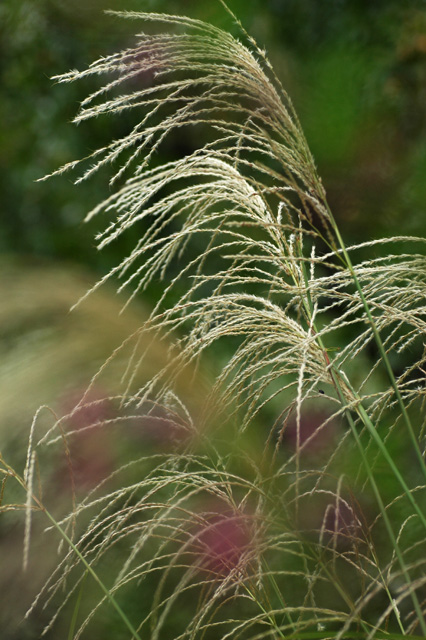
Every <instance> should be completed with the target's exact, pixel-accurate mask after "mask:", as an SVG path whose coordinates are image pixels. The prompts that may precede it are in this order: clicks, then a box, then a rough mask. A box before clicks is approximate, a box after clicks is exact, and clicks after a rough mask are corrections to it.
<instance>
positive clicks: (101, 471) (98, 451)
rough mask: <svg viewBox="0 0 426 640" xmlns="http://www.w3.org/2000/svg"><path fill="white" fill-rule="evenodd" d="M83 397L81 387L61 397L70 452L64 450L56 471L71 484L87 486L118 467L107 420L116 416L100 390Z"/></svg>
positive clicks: (92, 484) (93, 484)
mask: <svg viewBox="0 0 426 640" xmlns="http://www.w3.org/2000/svg"><path fill="white" fill-rule="evenodd" d="M82 397H83V394H82V392H81V391H73V392H72V393H70V394H68V395H67V396H65V397H64V398H62V400H61V405H62V407H61V413H62V414H63V416H64V417H63V418H62V426H63V429H64V432H65V436H66V438H67V447H68V453H67V452H64V457H63V460H62V462H61V463H60V465H59V467H58V469H57V475H59V476H60V477H61V478H62V480H66V482H65V484H67V485H69V486H71V485H74V486H75V487H78V488H83V489H88V488H92V487H94V486H96V485H97V484H98V483H99V482H101V481H102V480H104V479H105V478H106V477H108V476H109V475H110V474H111V473H112V471H113V470H114V469H115V466H116V465H115V462H116V459H115V458H116V456H115V454H114V452H113V446H112V441H111V434H110V433H109V432H108V430H107V427H106V426H105V421H107V420H112V419H113V418H114V417H116V412H115V410H114V408H113V405H112V402H111V401H110V400H109V399H108V397H105V396H104V395H102V394H101V392H100V391H99V390H93V391H92V392H90V393H89V394H88V396H87V397H85V398H84V400H83V401H82ZM80 403H81V404H80ZM67 478H69V482H68V480H67Z"/></svg>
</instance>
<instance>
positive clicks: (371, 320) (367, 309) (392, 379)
mask: <svg viewBox="0 0 426 640" xmlns="http://www.w3.org/2000/svg"><path fill="white" fill-rule="evenodd" d="M324 206H325V207H326V208H327V212H328V215H329V218H330V224H331V226H332V228H333V231H334V233H335V235H336V238H337V241H338V243H339V246H340V248H341V250H342V254H343V257H344V259H345V262H346V267H347V269H348V271H349V273H350V274H351V277H352V280H353V282H354V285H355V287H356V290H357V292H358V295H359V297H360V300H361V302H362V305H363V307H364V311H365V315H366V316H367V319H368V322H369V324H370V327H371V331H372V333H373V336H374V340H375V342H376V344H377V348H378V349H379V353H380V357H381V359H382V362H383V364H384V367H385V369H386V373H387V375H388V378H389V381H390V383H391V386H392V388H393V390H394V392H395V396H396V398H397V401H398V405H399V408H400V410H401V414H402V416H403V418H404V422H405V424H406V427H407V430H408V433H409V436H410V440H411V442H412V444H413V447H414V450H415V452H416V456H417V459H418V460H419V463H420V467H421V470H422V473H423V475H424V477H425V479H426V463H425V460H424V458H423V456H422V452H421V451H420V447H419V443H418V442H417V438H416V435H415V433H414V429H413V425H412V424H411V420H410V416H409V415H408V412H407V409H406V407H405V404H404V401H403V399H402V396H401V392H400V390H399V388H398V385H397V382H396V379H395V375H394V373H393V370H392V367H391V364H390V362H389V358H388V355H387V353H386V349H385V347H384V344H383V341H382V338H381V336H380V332H379V330H378V328H377V324H376V322H375V320H374V317H373V314H372V313H371V309H370V307H369V304H368V302H367V299H366V297H365V295H364V292H363V290H362V287H361V284H360V282H359V279H358V277H357V275H356V271H355V269H354V266H353V264H352V260H351V258H350V256H349V253H348V251H347V249H346V245H345V243H344V241H343V238H342V235H341V233H340V230H339V227H338V226H337V223H336V221H335V219H334V216H333V214H332V212H331V210H330V207H329V206H328V203H327V201H326V200H325V201H324Z"/></svg>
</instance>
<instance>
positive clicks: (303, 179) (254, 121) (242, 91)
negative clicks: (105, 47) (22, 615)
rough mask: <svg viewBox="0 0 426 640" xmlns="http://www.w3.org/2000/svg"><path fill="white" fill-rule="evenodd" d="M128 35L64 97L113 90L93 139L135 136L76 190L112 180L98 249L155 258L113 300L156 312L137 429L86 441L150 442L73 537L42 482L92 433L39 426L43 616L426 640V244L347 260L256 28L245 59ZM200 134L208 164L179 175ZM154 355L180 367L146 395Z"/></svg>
mask: <svg viewBox="0 0 426 640" xmlns="http://www.w3.org/2000/svg"><path fill="white" fill-rule="evenodd" d="M119 15H120V16H121V17H124V18H128V19H134V20H137V21H143V22H144V23H146V24H147V30H148V32H147V33H140V34H139V35H138V36H137V42H136V44H135V46H134V47H132V48H130V49H128V50H125V51H122V52H120V53H117V54H113V55H109V56H106V57H102V58H100V59H99V60H97V61H96V62H94V63H93V64H92V65H91V66H90V67H89V68H88V69H86V70H85V71H82V72H78V71H71V72H69V73H66V74H64V75H62V76H60V77H58V78H56V80H57V81H58V82H60V83H62V82H72V81H74V80H78V79H82V78H87V77H90V76H98V75H100V76H102V77H103V81H104V83H103V84H102V85H101V88H98V89H96V91H95V92H94V93H93V94H92V95H90V96H89V97H88V98H86V99H85V100H84V101H83V102H82V104H81V109H80V111H79V113H78V114H77V116H76V118H75V122H76V123H79V122H82V121H84V120H87V119H89V118H93V117H98V116H103V115H109V116H110V117H113V116H114V117H115V116H116V117H124V114H125V113H126V112H129V114H127V115H126V117H127V118H129V122H130V121H132V118H133V117H134V118H135V120H134V121H135V123H136V124H134V126H133V128H132V129H131V130H130V131H129V133H128V135H127V136H125V137H124V138H122V139H120V140H114V141H112V142H111V143H110V144H109V145H107V146H105V147H104V148H102V149H99V150H97V151H95V152H93V153H92V154H91V155H90V156H88V157H87V158H85V159H84V160H82V161H76V162H72V163H69V164H68V165H67V166H65V167H63V168H62V169H60V170H59V171H56V172H55V173H61V172H63V171H65V170H67V169H73V170H79V171H80V173H78V175H77V178H76V182H79V181H81V180H84V179H87V178H89V177H90V176H91V175H92V174H93V173H94V172H95V171H97V170H99V169H101V168H103V167H104V166H105V165H106V166H108V167H109V166H111V167H112V168H113V169H112V177H111V179H110V185H111V190H110V192H109V193H110V195H108V197H107V198H106V199H105V200H104V201H103V202H101V203H100V204H99V205H98V206H97V207H96V208H95V209H94V210H93V211H91V212H89V214H88V216H87V219H91V218H93V217H94V216H97V217H98V218H99V220H106V222H105V224H104V229H103V230H102V231H101V232H100V233H99V235H98V237H97V242H98V248H99V249H102V248H103V247H105V246H106V245H108V244H109V243H112V242H114V241H115V240H116V239H117V238H118V237H119V236H121V234H125V233H128V232H129V230H131V229H133V233H134V236H135V237H137V242H136V244H135V246H134V248H133V250H132V251H131V252H130V253H129V255H127V256H124V257H123V259H122V261H121V263H120V264H118V265H117V266H116V267H115V268H114V269H112V271H111V272H110V273H108V274H106V275H105V277H104V278H103V279H102V280H101V282H100V283H99V284H98V285H96V286H100V285H101V284H102V283H103V282H104V281H106V280H107V279H110V278H118V279H119V280H120V281H121V284H120V286H119V289H120V290H124V291H127V292H128V301H129V302H130V301H131V300H132V299H133V298H135V297H136V296H138V294H139V293H141V292H142V291H144V290H145V289H148V290H149V291H150V292H152V291H157V293H158V295H157V301H156V304H155V305H154V308H153V309H152V312H151V314H150V316H149V318H148V319H147V321H146V323H145V324H144V325H143V326H142V327H140V329H138V330H137V331H136V333H134V334H133V335H132V336H129V340H128V341H125V343H124V345H123V348H125V347H127V346H128V344H129V343H130V344H131V345H132V350H131V353H130V356H129V358H128V366H127V367H126V369H125V371H123V392H122V394H121V396H120V401H119V402H118V403H117V404H118V406H119V409H117V414H116V415H115V416H114V419H105V420H98V421H96V422H95V423H94V424H92V425H91V424H86V425H85V429H86V430H89V431H90V429H91V428H92V429H93V428H95V427H96V428H97V429H98V428H101V432H100V433H102V429H104V430H105V431H108V430H109V429H111V425H112V424H114V425H115V427H116V428H117V429H118V433H119V434H120V433H121V432H120V429H122V430H123V433H125V430H126V428H128V425H132V424H133V425H134V424H135V421H136V422H137V424H138V428H139V430H140V432H141V434H142V435H141V444H140V447H139V448H138V447H135V449H138V450H135V451H134V452H133V453H134V456H133V457H132V458H131V459H129V458H126V459H125V461H124V462H123V463H122V464H120V465H118V467H117V468H115V469H114V470H113V471H111V472H110V473H105V477H104V478H102V480H100V482H99V483H98V484H97V485H96V486H93V487H91V488H90V489H88V490H87V492H86V494H85V495H83V496H82V497H80V498H79V499H78V500H77V499H76V500H74V504H73V508H72V510H71V512H70V513H69V514H65V515H63V514H62V515H61V516H60V518H56V519H55V516H54V514H50V512H48V511H47V510H46V508H45V505H44V504H43V502H42V499H41V497H40V493H39V490H38V489H37V487H36V483H35V473H36V467H37V459H38V456H39V452H40V451H41V450H42V449H43V448H44V447H46V446H53V445H54V444H55V443H61V445H62V447H64V448H65V449H66V450H67V451H69V452H70V466H71V469H72V455H71V453H72V450H71V449H70V444H71V442H72V440H73V438H74V437H76V433H77V431H78V429H74V430H73V429H67V428H66V424H65V423H66V417H64V418H60V417H59V419H58V420H57V421H53V422H52V426H51V428H50V429H48V430H47V432H45V433H44V435H43V436H42V437H40V438H38V437H36V433H37V428H36V424H35V425H34V429H33V430H32V432H31V437H30V446H29V449H28V456H27V464H26V468H25V471H24V474H23V475H22V477H21V476H19V475H18V474H17V472H15V471H13V470H12V469H10V468H8V467H7V465H6V463H3V464H4V473H5V474H9V475H10V474H12V475H14V476H15V478H16V480H18V482H19V483H20V484H21V485H22V486H23V487H24V488H25V490H26V495H27V498H26V503H27V510H26V511H27V527H26V531H27V536H26V546H25V562H27V560H29V561H31V554H30V535H29V532H30V524H31V517H30V515H31V512H32V510H33V509H36V510H40V511H42V512H44V513H45V516H47V518H48V520H50V524H49V522H48V525H49V526H50V527H53V528H54V529H57V530H58V533H59V537H60V538H61V539H62V541H63V542H64V544H63V545H62V555H61V556H60V558H59V559H58V563H57V567H56V569H55V571H54V572H53V573H52V576H51V577H50V579H49V580H48V581H47V582H46V584H45V586H44V588H43V589H42V591H41V593H40V595H39V596H38V597H37V600H36V602H35V604H34V607H38V606H39V605H40V603H42V602H44V603H45V605H44V606H46V603H54V606H55V614H54V615H53V618H52V620H51V622H50V623H49V624H48V626H47V629H50V628H51V626H52V625H54V624H64V620H66V621H67V622H66V623H65V625H68V626H67V628H68V629H69V637H70V638H79V637H89V636H90V635H91V634H92V635H93V630H94V629H101V630H102V633H103V637H109V636H108V628H109V626H110V625H117V629H118V628H119V627H118V625H119V624H121V625H122V626H121V627H120V629H123V628H124V629H127V632H128V636H129V637H134V638H145V637H150V638H153V639H156V638H167V637H174V638H182V639H183V638H202V637H206V638H212V639H215V638H235V639H237V638H244V639H248V638H253V639H255V638H256V639H258V638H259V639H260V638H355V637H361V638H399V637H403V636H404V637H414V636H417V637H418V636H419V634H420V636H425V635H426V622H425V611H426V574H425V562H426V560H425V553H424V539H425V529H426V515H425V478H426V466H425V462H424V446H425V418H424V375H425V371H424V366H425V365H424V360H425V351H424V332H425V298H426V295H425V294H426V279H425V273H426V271H425V266H426V264H425V263H426V260H425V257H424V252H423V244H424V241H423V240H422V239H420V238H408V237H405V236H403V235H401V237H398V238H382V239H377V240H373V241H370V240H369V241H366V242H365V243H363V244H361V245H359V246H350V247H347V246H346V245H345V243H344V241H343V239H342V237H341V234H340V232H339V229H338V226H337V224H336V221H335V218H334V216H333V213H332V212H331V210H330V208H329V206H328V203H327V198H326V193H325V190H324V187H323V185H322V183H321V180H320V178H319V177H318V175H317V171H316V167H315V164H314V160H313V158H312V155H311V153H310V151H309V148H308V145H307V142H306V140H305V137H304V134H303V131H302V129H301V126H300V123H299V121H298V118H297V115H296V114H295V112H294V109H293V106H292V104H291V101H290V98H289V97H288V95H287V94H286V92H285V90H284V89H283V87H282V86H281V84H280V82H279V80H278V79H277V77H276V75H275V74H274V71H273V70H272V68H271V66H270V64H269V62H268V59H267V58H266V55H265V53H264V52H263V51H262V50H261V49H259V47H258V46H257V44H256V43H255V42H254V41H253V40H252V39H251V38H250V36H249V35H248V34H246V33H245V32H244V30H243V28H242V27H241V25H239V27H240V30H241V39H242V40H241V41H240V40H239V39H237V38H235V37H234V36H232V35H230V34H229V33H226V32H224V31H222V30H220V29H218V28H217V27H214V26H212V25H209V24H205V23H203V22H200V21H197V20H192V19H190V18H186V17H182V16H168V15H159V14H147V13H120V14H119ZM151 23H155V24H158V25H160V27H161V28H165V29H166V32H163V31H161V30H160V31H158V32H152V30H151V29H150V28H148V27H149V26H150V24H151ZM185 131H195V132H196V133H195V135H196V137H197V138H198V139H199V140H200V141H201V143H200V145H199V146H198V147H197V148H195V149H193V150H190V151H188V153H187V155H185V156H184V157H178V158H176V159H173V160H169V161H164V162H161V161H160V162H158V156H157V155H156V152H157V150H160V149H162V148H163V146H164V145H167V141H168V140H169V139H173V137H174V136H179V135H183V134H184V132H185ZM360 256H361V257H360ZM365 256H369V257H368V259H366V258H365ZM90 293H91V292H90V291H89V292H88V293H87V295H89V294H90ZM84 297H85V296H84ZM80 303H81V304H82V305H84V302H83V301H80ZM147 335H149V336H156V337H158V339H159V340H162V341H163V344H167V345H168V347H169V357H168V361H167V363H166V365H165V366H164V367H163V368H161V370H159V371H158V372H157V373H156V374H155V375H154V376H153V377H152V378H151V379H150V380H149V381H148V382H147V383H144V384H142V385H141V386H139V388H136V391H133V390H134V389H135V379H137V376H138V372H139V371H141V370H143V367H144V366H145V364H144V363H145V356H146V349H147V347H146V336H147ZM119 351H120V348H118V349H117V352H119ZM114 355H116V354H113V356H114ZM113 356H112V359H114V358H113ZM108 366H109V363H108V362H107V363H106V364H105V365H104V367H103V368H102V371H103V370H104V369H105V368H107V367H108ZM182 377H183V378H184V379H185V381H186V383H185V389H183V388H182ZM95 382H96V376H95V378H94V380H93V381H92V385H91V387H93V386H94V385H95ZM89 391H90V390H88V392H87V394H86V396H84V397H83V398H82V400H81V402H80V404H79V405H78V406H77V407H76V409H75V411H79V410H81V408H82V407H84V406H85V405H87V404H88V403H89V404H90V393H89ZM70 415H71V417H72V415H74V414H73V413H72V412H71V414H70ZM70 415H68V426H69V422H70V420H69V418H70ZM117 425H118V427H117ZM126 425H127V427H126ZM100 437H101V436H100ZM123 437H124V436H123ZM71 475H72V474H71ZM5 477H6V476H5ZM33 517H34V516H33ZM41 517H42V516H41ZM93 581H95V582H96V583H97V585H98V587H97V588H95V587H94V586H93ZM89 582H90V585H91V586H90V588H89V586H88V584H89ZM87 591H90V596H88V597H87V598H85V597H82V596H81V594H84V593H86V592H87ZM64 594H65V595H64ZM58 603H61V604H58ZM60 621H62V622H60ZM111 621H113V622H111ZM96 625H98V627H96ZM111 628H115V627H114V626H113V627H111ZM118 633H120V634H123V633H124V632H123V631H122V630H120V631H119V632H118ZM111 637H114V635H111ZM120 637H121V636H120ZM123 637H124V636H123Z"/></svg>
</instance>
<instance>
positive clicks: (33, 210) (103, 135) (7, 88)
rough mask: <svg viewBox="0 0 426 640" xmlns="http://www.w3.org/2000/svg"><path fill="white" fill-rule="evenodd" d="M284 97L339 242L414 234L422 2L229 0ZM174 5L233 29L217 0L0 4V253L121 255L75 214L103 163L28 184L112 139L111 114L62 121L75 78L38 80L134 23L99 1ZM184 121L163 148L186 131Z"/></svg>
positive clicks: (423, 155) (94, 262)
mask: <svg viewBox="0 0 426 640" xmlns="http://www.w3.org/2000/svg"><path fill="white" fill-rule="evenodd" d="M229 5H230V7H231V8H232V10H233V11H234V12H235V13H236V15H237V16H238V17H239V18H240V19H241V21H242V23H243V25H244V27H245V28H246V29H247V31H248V32H249V33H250V34H252V35H253V36H254V37H255V38H256V39H257V41H258V42H259V43H260V44H261V45H262V46H265V47H266V49H267V53H268V55H269V57H270V58H271V60H272V63H273V65H274V67H275V70H276V72H277V75H278V76H279V77H280V78H281V80H282V81H283V84H284V86H285V87H286V89H287V90H288V92H289V94H290V96H292V98H293V100H294V102H295V106H296V109H297V111H298V112H299V114H300V118H301V121H302V125H303V127H304V129H305V133H306V136H307V139H308V141H309V143H310V145H311V148H312V151H313V153H314V156H315V158H316V160H317V163H318V165H319V172H320V175H322V177H323V181H324V183H325V185H326V188H327V191H328V194H329V200H330V204H331V206H332V208H333V210H334V213H335V215H336V217H337V218H338V220H339V223H340V224H341V225H342V226H343V232H344V234H345V236H346V238H347V240H348V241H349V242H352V241H358V240H363V239H369V238H371V237H376V236H379V235H391V234H398V233H402V232H403V233H411V234H414V235H423V233H424V230H425V224H426V223H425V219H426V216H425V215H424V214H425V196H426V193H425V184H426V183H425V180H424V175H425V171H424V170H425V168H426V136H425V130H426V121H425V111H424V104H425V94H426V36H425V32H426V29H425V27H426V9H425V3H424V2H423V1H416V0H413V1H411V2H400V0H386V2H385V1H376V2H374V3H371V2H367V1H364V0H346V1H345V0H329V1H328V2H327V3H325V4H324V3H318V2H316V0H288V1H286V2H284V1H282V0H230V2H229ZM107 8H113V9H130V10H153V11H164V12H169V13H172V12H176V13H182V14H183V13H185V14H187V15H190V16H191V17H198V18H201V19H205V20H209V21H212V22H214V23H216V24H219V25H220V26H222V27H223V26H225V27H227V28H230V29H233V30H234V32H235V33H238V28H237V27H235V25H233V24H232V21H231V20H230V19H229V16H227V15H226V13H225V11H224V9H223V7H222V6H221V5H220V3H219V2H207V1H201V2H198V3H193V2H190V1H188V0H186V1H185V0H146V1H144V2H141V1H140V0H75V1H74V2H73V3H69V2H65V0H3V2H2V3H1V5H0V29H1V32H0V74H1V80H0V83H1V84H0V86H1V94H2V95H1V100H0V140H1V145H0V180H1V185H0V188H1V192H2V209H1V216H0V249H1V250H2V251H3V252H16V253H26V254H30V255H38V256H47V257H52V258H55V259H61V260H64V259H65V260H72V261H78V262H80V263H85V264H88V265H90V266H91V267H92V268H95V269H96V270H98V271H102V272H104V271H105V270H106V269H107V268H110V267H111V265H112V264H115V263H116V262H117V259H118V256H123V252H125V251H128V250H129V249H130V248H131V246H132V245H133V244H134V240H135V238H132V237H129V238H128V239H127V242H128V243H129V245H128V247H127V246H123V241H121V244H120V245H116V246H115V247H112V248H110V249H108V250H107V251H105V252H103V253H102V254H99V253H98V252H96V251H95V250H94V240H93V236H94V234H95V230H96V229H97V228H98V224H99V223H98V222H97V221H95V223H94V224H93V225H92V226H89V228H87V227H85V226H84V225H82V220H83V218H84V215H85V213H86V212H87V211H88V210H89V209H90V207H91V206H93V205H94V204H96V203H97V202H99V201H100V200H101V199H103V198H104V197H105V195H106V194H107V193H108V192H109V187H108V182H107V172H106V173H105V174H102V175H101V174H100V175H98V176H96V177H95V178H94V179H92V180H91V181H89V182H87V183H84V184H82V185H80V186H79V187H74V185H73V184H72V182H71V180H70V178H69V177H68V176H66V177H63V178H57V179H54V180H51V181H48V182H43V183H40V182H36V180H37V178H40V177H41V176H43V175H44V174H46V173H49V172H51V171H52V170H54V169H56V168H57V167H58V166H60V165H61V164H63V163H65V162H67V161H69V160H72V159H75V158H79V157H82V156H84V155H86V154H87V153H88V152H90V151H91V150H93V149H95V148H96V147H98V146H101V145H103V144H105V143H107V142H108V141H109V140H111V139H113V138H116V137H119V136H121V135H123V134H124V133H125V132H126V131H127V130H128V126H129V123H128V122H127V120H126V118H125V117H120V118H100V119H99V120H95V121H91V122H90V123H87V124H86V123H85V124H83V125H81V126H80V127H75V126H72V125H70V124H69V121H70V120H71V119H72V118H73V116H74V115H75V113H76V111H77V109H78V103H79V101H80V100H81V99H82V98H83V97H85V95H87V92H88V91H90V90H91V89H92V88H93V79H92V80H91V81H88V83H87V84H84V83H79V84H77V85H61V87H55V86H54V84H53V82H52V81H51V80H50V77H51V76H52V75H55V74H59V73H62V72H64V71H67V70H68V69H71V68H84V67H85V66H87V65H88V64H89V63H90V62H91V61H92V60H94V59H96V58H97V57H99V56H101V55H103V54H106V53H110V52H112V51H115V50H119V49H121V48H124V47H126V46H127V45H131V44H132V43H133V42H134V37H133V34H134V31H135V30H137V29H140V28H141V25H140V23H134V22H130V21H123V20H119V19H116V18H114V17H113V16H110V15H106V14H105V13H104V9H107ZM191 135H194V134H191V132H190V131H186V132H185V134H184V138H183V139H182V140H177V141H175V147H172V148H170V147H168V148H166V149H165V150H164V153H167V154H168V155H169V154H170V155H175V154H176V153H181V152H182V150H183V149H182V147H184V148H189V149H191V148H192V147H193V146H194V145H195V141H194V140H191Z"/></svg>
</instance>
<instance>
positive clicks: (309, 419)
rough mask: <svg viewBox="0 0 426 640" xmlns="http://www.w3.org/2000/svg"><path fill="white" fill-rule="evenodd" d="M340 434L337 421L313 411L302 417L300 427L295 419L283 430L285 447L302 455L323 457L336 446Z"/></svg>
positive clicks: (322, 413) (282, 436)
mask: <svg viewBox="0 0 426 640" xmlns="http://www.w3.org/2000/svg"><path fill="white" fill-rule="evenodd" d="M338 434H339V425H338V423H337V421H336V420H335V419H330V416H329V415H327V413H325V412H324V411H318V410H315V409H312V410H310V411H305V412H303V413H302V415H301V419H300V424H299V426H298V424H297V421H296V419H295V418H293V419H291V420H290V421H289V422H288V424H287V425H285V426H284V427H283V429H282V435H280V438H281V439H282V443H283V446H287V447H289V448H291V449H292V450H293V451H296V449H297V448H299V450H300V452H301V455H304V456H309V457H312V456H321V455H325V454H327V453H328V452H329V451H330V450H331V449H332V448H333V447H334V445H335V443H336V439H337V437H338Z"/></svg>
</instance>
